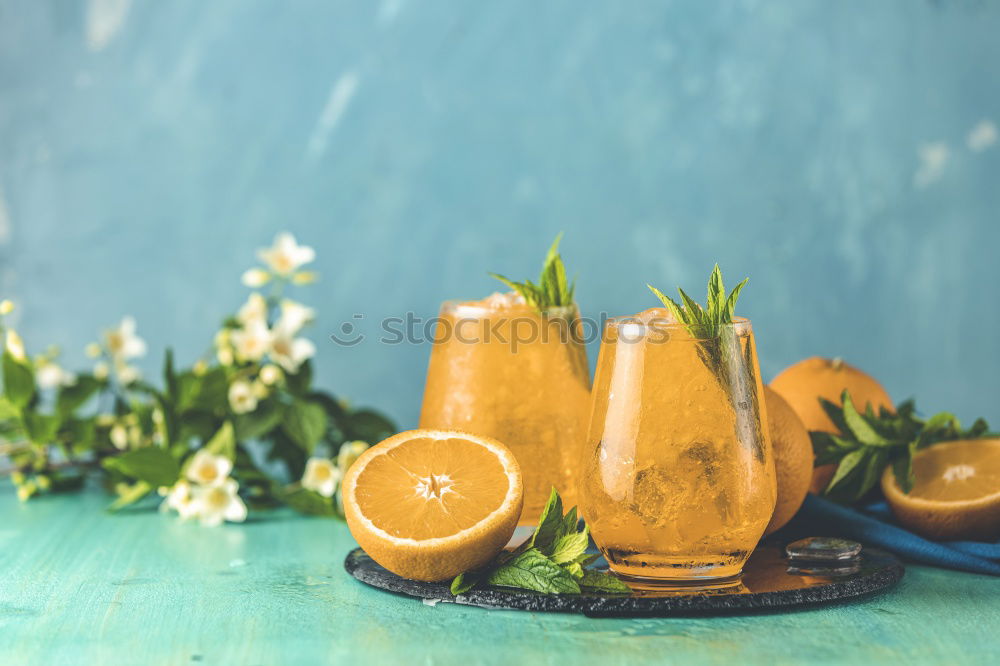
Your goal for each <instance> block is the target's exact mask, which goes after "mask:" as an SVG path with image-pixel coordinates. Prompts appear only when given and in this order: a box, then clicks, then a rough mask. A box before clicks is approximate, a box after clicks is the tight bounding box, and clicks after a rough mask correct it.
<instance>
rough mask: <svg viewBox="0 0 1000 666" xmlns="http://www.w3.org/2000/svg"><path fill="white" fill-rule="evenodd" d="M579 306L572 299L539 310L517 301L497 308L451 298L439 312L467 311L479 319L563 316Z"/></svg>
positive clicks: (442, 305)
mask: <svg viewBox="0 0 1000 666" xmlns="http://www.w3.org/2000/svg"><path fill="white" fill-rule="evenodd" d="M579 312H580V308H579V306H578V305H577V303H576V301H574V302H573V303H572V304H571V305H557V306H553V307H550V308H545V309H544V310H541V311H539V310H538V309H537V308H535V307H534V306H531V305H528V304H527V303H518V304H517V308H516V309H515V308H504V309H501V310H498V309H496V308H492V307H490V306H488V305H477V301H463V300H459V299H451V300H447V301H445V302H443V303H442V304H441V313H442V314H444V313H451V314H459V315H460V314H463V313H468V314H469V316H470V317H472V318H476V319H481V318H485V316H503V315H510V316H524V315H552V316H555V317H564V316H566V315H579Z"/></svg>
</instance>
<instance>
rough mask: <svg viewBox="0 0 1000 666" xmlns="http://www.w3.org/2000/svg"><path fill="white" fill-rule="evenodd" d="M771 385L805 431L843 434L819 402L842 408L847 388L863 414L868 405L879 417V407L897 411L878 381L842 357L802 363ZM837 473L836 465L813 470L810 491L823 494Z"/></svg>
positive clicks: (815, 358)
mask: <svg viewBox="0 0 1000 666" xmlns="http://www.w3.org/2000/svg"><path fill="white" fill-rule="evenodd" d="M769 386H770V387H771V388H772V389H774V391H775V393H777V394H778V395H780V396H781V397H782V398H784V399H785V401H786V402H787V403H788V405H789V406H790V407H791V408H792V409H793V410H795V413H796V414H798V415H799V418H800V419H802V423H803V424H804V425H805V427H806V430H810V431H812V430H821V431H823V432H830V433H834V434H842V433H839V431H838V429H837V426H836V425H834V423H833V421H831V420H830V417H829V416H827V414H826V412H825V411H824V410H823V407H822V405H820V402H819V399H820V398H825V399H827V400H829V401H830V402H832V403H834V404H836V405H839V404H840V396H841V394H843V392H844V390H845V389H846V390H847V392H848V393H849V394H850V396H851V400H852V401H853V402H854V404H855V406H856V407H857V408H858V409H859V410H860V411H864V410H865V408H866V407H867V406H868V405H869V404H870V405H871V406H872V409H873V410H875V413H876V414H877V413H878V412H879V409H880V408H885V409H887V410H888V411H890V412H894V411H895V409H894V408H893V406H892V399H891V398H890V397H889V394H888V393H886V392H885V389H884V388H882V385H881V384H879V383H878V381H876V380H875V379H874V378H873V377H872V376H871V375H868V374H866V373H865V372H862V371H861V370H859V369H858V368H855V367H854V366H852V365H848V364H847V363H844V361H842V360H841V359H839V358H835V359H826V358H820V357H818V356H814V357H812V358H807V359H805V360H804V361H799V362H798V363H795V364H794V365H791V366H789V367H787V368H785V369H784V370H782V371H781V372H780V373H779V374H778V376H777V377H775V378H774V379H773V380H772V381H771V383H770V385H769ZM835 470H836V466H835V465H822V466H820V467H817V468H816V469H815V470H813V480H812V485H811V487H810V488H809V489H810V490H811V491H812V492H814V493H817V494H819V493H822V492H823V490H824V489H825V488H826V486H827V484H828V483H830V479H831V478H833V473H834V471H835Z"/></svg>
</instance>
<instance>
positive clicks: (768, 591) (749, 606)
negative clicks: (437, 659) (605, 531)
mask: <svg viewBox="0 0 1000 666" xmlns="http://www.w3.org/2000/svg"><path fill="white" fill-rule="evenodd" d="M344 568H345V569H347V572H348V573H349V574H350V575H351V576H353V577H354V578H356V579H358V580H359V581H361V582H362V583H365V584H366V585H370V586H372V587H377V588H380V589H383V590H387V591H389V592H394V593H397V594H404V595H407V596H411V597H416V598H419V599H426V600H433V601H439V602H447V603H457V604H464V605H468V606H480V607H482V608H496V609H509V610H525V611H532V612H555V613H583V614H584V615H588V616H592V617H657V616H664V617H665V616H671V615H717V614H719V615H721V614H725V613H741V612H742V613H745V612H755V611H769V610H780V609H796V608H805V607H810V606H816V605H823V604H827V603H831V602H836V601H843V600H846V599H855V598H858V597H863V596H867V595H870V594H874V593H876V592H881V591H883V590H886V589H888V588H890V587H892V586H893V585H895V584H896V583H898V582H899V580H900V579H901V578H902V577H903V565H902V564H901V563H900V561H899V560H898V559H896V558H895V557H893V556H892V555H890V554H889V553H886V552H883V551H880V550H876V549H873V548H865V549H864V550H863V551H862V553H861V556H860V558H859V561H858V566H857V567H855V569H854V570H853V571H850V572H849V573H829V574H820V573H817V572H813V573H812V574H811V575H806V574H804V573H801V572H798V571H795V572H794V573H793V572H790V570H789V562H788V560H787V559H786V558H785V556H784V554H783V552H782V549H781V547H780V546H779V545H777V544H763V545H761V546H760V547H758V548H757V550H756V551H754V554H753V555H752V556H751V558H750V561H749V562H747V565H746V567H745V568H744V573H743V578H742V580H741V581H740V583H739V584H738V585H736V586H732V587H728V588H723V589H717V590H693V589H690V588H686V589H667V590H657V591H655V592H651V591H647V590H637V591H635V592H633V593H632V594H631V595H590V594H580V595H545V594H538V593H535V592H530V591H526V590H517V589H512V588H504V587H493V586H486V587H481V588H476V589H473V590H471V591H470V592H468V593H467V594H462V595H459V596H453V595H452V594H451V592H449V590H448V584H447V583H424V582H421V581H415V580H408V579H405V578H400V577H399V576H397V575H396V574H394V573H391V572H389V571H387V570H385V569H384V568H382V567H381V566H379V565H378V564H377V563H376V562H375V561H373V560H372V559H371V558H370V557H368V555H366V554H365V552H364V551H363V550H361V549H360V548H356V549H354V550H353V551H351V552H350V553H349V554H348V555H347V559H346V560H345V561H344ZM793 571H794V569H793Z"/></svg>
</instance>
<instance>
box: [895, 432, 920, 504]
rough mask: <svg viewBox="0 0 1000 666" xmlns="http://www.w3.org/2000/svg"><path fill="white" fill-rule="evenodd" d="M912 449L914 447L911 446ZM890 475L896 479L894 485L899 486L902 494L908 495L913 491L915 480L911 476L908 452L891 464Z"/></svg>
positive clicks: (911, 457) (911, 466)
mask: <svg viewBox="0 0 1000 666" xmlns="http://www.w3.org/2000/svg"><path fill="white" fill-rule="evenodd" d="M914 444H916V442H914ZM912 448H915V447H913V446H911V449H912ZM892 473H893V475H894V476H895V477H896V485H898V486H899V488H900V490H902V491H903V492H904V493H909V492H910V491H911V490H913V484H914V482H915V481H916V479H915V478H914V476H913V456H912V455H910V452H909V451H908V452H907V453H906V454H903V455H900V456H899V457H897V458H896V459H895V460H894V461H893V462H892Z"/></svg>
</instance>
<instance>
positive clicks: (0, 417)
mask: <svg viewBox="0 0 1000 666" xmlns="http://www.w3.org/2000/svg"><path fill="white" fill-rule="evenodd" d="M17 415H18V410H17V407H15V406H14V405H13V404H11V402H10V400H8V399H7V398H6V397H4V396H2V395H0V421H6V420H7V419H14V418H17Z"/></svg>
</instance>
